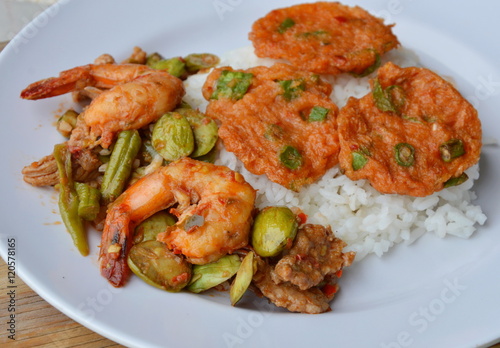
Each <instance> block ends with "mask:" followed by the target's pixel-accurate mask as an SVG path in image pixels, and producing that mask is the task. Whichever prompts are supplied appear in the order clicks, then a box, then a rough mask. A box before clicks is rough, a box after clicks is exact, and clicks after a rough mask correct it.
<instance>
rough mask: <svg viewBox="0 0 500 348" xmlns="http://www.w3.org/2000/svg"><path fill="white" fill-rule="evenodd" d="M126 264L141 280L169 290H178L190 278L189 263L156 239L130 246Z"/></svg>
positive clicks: (187, 282)
mask: <svg viewBox="0 0 500 348" xmlns="http://www.w3.org/2000/svg"><path fill="white" fill-rule="evenodd" d="M127 264H128V266H129V267H130V269H131V270H132V272H134V274H135V275H137V276H138V277H139V278H141V279H142V280H143V281H145V282H146V283H148V284H149V285H152V286H154V287H157V288H159V289H162V290H166V291H169V292H179V291H180V290H182V289H183V288H184V287H185V286H186V285H187V284H189V282H190V280H191V274H192V270H191V264H190V263H188V262H187V261H186V260H185V259H184V258H183V257H181V256H178V255H175V254H174V253H173V252H172V251H170V250H169V249H168V247H167V245H166V244H164V243H162V242H158V241H156V240H148V241H145V242H142V243H139V244H135V245H134V246H132V248H130V251H129V255H128V258H127Z"/></svg>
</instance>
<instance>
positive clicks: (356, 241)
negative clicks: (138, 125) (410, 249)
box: [185, 46, 486, 261]
mask: <svg viewBox="0 0 500 348" xmlns="http://www.w3.org/2000/svg"><path fill="white" fill-rule="evenodd" d="M384 60H385V61H387V60H391V61H393V62H394V63H395V64H398V65H400V66H417V65H418V59H417V57H416V56H415V55H414V54H412V52H410V51H407V50H404V49H399V50H393V51H391V52H389V53H388V54H386V56H385V57H384ZM275 62H276V61H275V60H271V59H261V58H258V57H256V56H255V55H254V53H253V48H252V47H251V46H249V47H244V48H241V49H238V50H235V51H232V52H229V53H227V54H226V55H225V56H223V57H222V59H221V64H220V65H221V66H231V67H233V68H238V69H244V68H249V67H252V66H257V65H266V66H270V65H272V64H273V63H275ZM206 76H207V75H206V74H199V75H195V76H191V77H190V78H189V79H187V80H186V82H185V87H186V92H187V93H186V97H185V99H186V101H187V102H188V103H190V104H191V105H192V106H193V107H195V108H199V109H200V110H201V111H204V110H205V108H206V105H207V102H206V100H205V99H204V98H203V96H202V95H201V87H202V86H203V83H204V82H205V79H206ZM326 78H327V80H328V81H329V82H331V83H332V84H333V86H334V88H333V92H332V95H331V98H332V100H333V101H334V102H335V103H336V104H337V105H338V106H339V107H342V106H343V105H345V103H346V101H347V99H348V98H349V97H350V96H355V97H362V96H363V95H365V94H366V93H367V92H368V91H369V85H368V80H369V78H370V77H365V78H361V79H359V78H354V77H351V76H347V75H342V76H339V77H326ZM216 163H217V164H220V165H225V166H227V167H229V168H231V169H233V170H235V171H238V172H239V173H241V174H242V175H243V176H244V177H245V179H246V180H247V181H248V182H249V183H250V184H251V185H252V186H253V187H254V188H255V189H257V190H258V192H257V202H256V205H257V206H258V207H259V208H263V207H266V206H276V205H285V206H288V207H299V208H301V209H302V210H303V211H304V213H305V214H307V215H308V222H311V223H318V224H322V225H330V226H331V227H332V229H333V230H334V231H335V233H336V235H337V236H338V237H339V238H341V239H343V240H344V241H345V242H346V243H347V244H348V247H347V248H346V249H347V250H352V251H356V252H357V255H356V260H357V261H359V260H361V259H363V258H364V257H365V256H366V255H368V254H370V253H375V254H376V255H378V256H381V255H382V254H384V253H385V252H387V251H388V250H389V249H390V248H391V247H392V246H394V245H395V244H399V243H406V244H410V243H412V242H413V241H415V240H416V239H417V238H419V237H420V236H422V235H423V234H424V233H427V232H432V233H434V234H435V235H436V236H438V237H440V238H443V237H445V236H446V235H447V234H450V235H453V236H457V237H461V238H468V237H470V236H471V235H472V233H474V231H475V230H476V226H477V224H479V225H483V224H484V222H485V221H486V216H485V215H484V214H483V212H482V210H481V207H479V206H477V205H474V204H473V203H472V202H473V201H474V200H475V198H476V196H475V194H474V192H473V191H472V190H471V188H472V185H473V182H474V180H477V179H478V177H479V168H478V165H476V166H474V167H472V168H470V169H469V170H467V172H466V173H467V175H468V176H469V180H468V181H467V182H465V183H464V184H462V185H459V186H456V187H452V188H448V189H445V190H442V191H440V192H437V193H435V194H433V195H431V196H427V197H410V196H403V195H387V194H381V193H379V192H377V191H376V190H375V189H373V188H372V187H371V185H370V184H369V183H368V182H367V181H366V180H359V181H352V180H350V179H349V178H348V177H347V176H345V175H342V174H341V173H340V169H339V167H338V166H335V167H333V168H331V169H330V170H329V171H328V172H327V173H326V174H325V175H324V176H323V178H322V179H320V180H319V181H317V182H315V183H313V184H311V185H309V186H306V187H304V188H303V189H302V190H301V191H300V192H298V193H297V192H293V191H291V190H288V189H286V188H284V187H283V186H281V185H278V184H276V183H273V182H271V181H270V180H268V179H267V177H266V176H265V175H260V176H258V175H254V174H252V173H250V172H249V171H248V170H246V168H245V166H244V165H243V164H242V163H241V162H240V161H239V160H238V159H237V158H236V156H235V155H234V154H232V153H230V152H228V151H226V150H225V149H224V148H223V147H221V149H220V153H219V158H218V159H217V162H216Z"/></svg>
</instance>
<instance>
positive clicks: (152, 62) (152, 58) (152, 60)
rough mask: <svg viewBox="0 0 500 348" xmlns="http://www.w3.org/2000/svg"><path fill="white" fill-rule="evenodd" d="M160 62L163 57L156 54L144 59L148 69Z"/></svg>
mask: <svg viewBox="0 0 500 348" xmlns="http://www.w3.org/2000/svg"><path fill="white" fill-rule="evenodd" d="M160 60H163V57H162V56H161V54H159V53H158V52H155V53H151V54H150V55H148V56H147V57H146V65H147V66H149V67H150V68H153V67H154V66H155V64H156V63H158V62H159V61H160Z"/></svg>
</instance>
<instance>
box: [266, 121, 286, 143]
mask: <svg viewBox="0 0 500 348" xmlns="http://www.w3.org/2000/svg"><path fill="white" fill-rule="evenodd" d="M284 134H285V131H284V130H283V128H282V127H281V126H280V125H278V124H269V125H267V127H266V131H265V132H264V138H266V139H267V140H269V141H276V140H280V139H282V138H283V135H284Z"/></svg>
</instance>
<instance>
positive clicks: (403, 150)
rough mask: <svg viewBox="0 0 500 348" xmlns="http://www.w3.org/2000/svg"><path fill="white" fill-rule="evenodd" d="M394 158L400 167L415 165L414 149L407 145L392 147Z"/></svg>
mask: <svg viewBox="0 0 500 348" xmlns="http://www.w3.org/2000/svg"><path fill="white" fill-rule="evenodd" d="M394 158H395V159H396V163H397V164H399V165H400V166H403V167H410V166H412V165H413V163H415V148H414V147H413V146H411V145H410V144H407V143H399V144H397V145H396V146H394Z"/></svg>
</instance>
